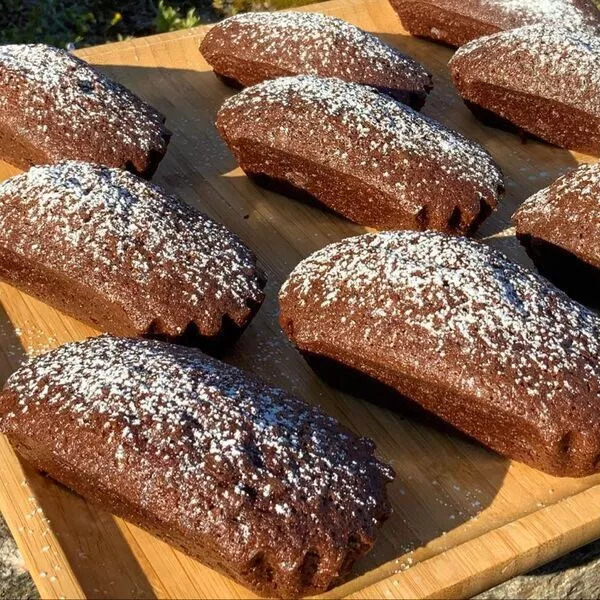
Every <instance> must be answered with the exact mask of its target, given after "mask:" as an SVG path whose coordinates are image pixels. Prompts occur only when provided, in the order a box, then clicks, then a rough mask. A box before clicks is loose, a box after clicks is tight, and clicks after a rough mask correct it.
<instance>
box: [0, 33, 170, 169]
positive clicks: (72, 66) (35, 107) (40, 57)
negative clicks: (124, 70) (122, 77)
mask: <svg viewBox="0 0 600 600" xmlns="http://www.w3.org/2000/svg"><path fill="white" fill-rule="evenodd" d="M164 121H165V118H164V116H163V115H162V114H160V113H159V112H158V111H157V110H155V109H154V108H153V107H152V106H150V105H149V104H146V103H145V102H144V101H142V100H141V99H140V98H138V97H137V96H136V95H135V94H133V93H132V92H131V91H129V90H128V89H127V88H125V87H123V86H122V85H120V84H118V83H116V82H114V81H111V80H110V79H109V78H108V77H106V76H105V75H103V74H101V73H100V72H99V71H97V70H96V69H95V68H93V67H92V66H90V65H89V64H87V63H86V62H84V61H83V60H81V59H79V58H77V57H75V56H73V55H71V54H69V53H68V52H66V51H64V50H59V49H58V48H53V47H52V46H46V45H43V44H15V45H8V46H0V148H1V150H0V158H2V159H3V160H6V161H7V162H9V163H11V164H13V165H16V166H17V167H20V168H22V169H26V168H27V167H29V166H31V165H36V164H48V163H56V162H60V161H62V160H67V159H69V160H71V159H72V160H83V161H89V162H94V163H100V164H104V165H108V166H111V167H122V168H126V169H129V170H130V171H133V172H134V173H137V174H139V175H142V176H144V177H150V176H151V175H152V174H153V173H154V171H155V170H156V167H157V166H158V163H159V162H160V160H161V159H162V157H163V156H164V154H165V152H166V151H167V144H168V143H169V138H170V136H171V134H170V132H169V131H168V130H167V129H165V127H164Z"/></svg>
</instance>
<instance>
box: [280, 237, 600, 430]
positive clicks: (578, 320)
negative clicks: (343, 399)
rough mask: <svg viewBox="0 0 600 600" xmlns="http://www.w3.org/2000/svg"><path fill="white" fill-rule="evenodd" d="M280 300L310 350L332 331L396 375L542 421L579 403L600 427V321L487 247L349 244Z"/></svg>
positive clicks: (404, 241)
mask: <svg viewBox="0 0 600 600" xmlns="http://www.w3.org/2000/svg"><path fill="white" fill-rule="evenodd" d="M280 301H281V306H282V315H283V316H282V322H284V323H285V321H286V319H290V320H291V323H292V325H291V327H292V328H293V338H294V339H295V340H299V341H300V343H301V342H302V340H303V339H304V336H306V338H307V339H311V340H312V339H313V338H314V336H319V335H326V336H327V337H328V340H329V342H328V343H331V344H333V345H334V346H336V345H337V344H339V345H340V348H346V347H349V346H351V347H352V348H354V349H356V348H368V349H369V360H375V361H377V360H382V361H383V363H384V364H387V365H390V368H396V367H394V365H397V364H401V365H402V366H401V367H400V368H401V369H406V368H409V367H408V366H407V365H409V364H410V365H411V366H410V369H413V368H414V369H416V370H418V371H420V372H421V375H422V377H424V378H426V379H429V378H433V379H434V380H437V378H439V377H440V374H442V373H443V377H444V382H445V385H448V386H450V387H452V386H454V385H456V386H457V389H458V390H461V393H462V392H463V391H464V390H469V392H471V391H472V392H473V393H474V394H475V395H477V396H479V395H481V397H486V398H488V400H489V401H490V402H492V403H494V404H496V403H497V404H498V405H499V407H500V408H501V409H502V410H509V409H510V410H513V411H516V412H517V413H518V414H524V415H529V418H531V419H533V420H535V421H536V422H539V421H542V422H545V421H546V420H547V417H549V415H550V414H552V415H553V417H556V419H557V420H559V421H560V420H561V419H562V418H564V416H565V415H564V414H563V412H564V408H565V402H566V403H568V402H570V401H572V402H577V403H579V404H578V410H579V411H580V412H583V411H584V409H585V407H586V406H587V407H588V408H589V409H590V411H592V412H591V413H590V414H593V415H594V416H593V417H590V418H592V419H593V420H594V421H595V422H598V421H599V420H598V418H597V416H596V413H595V412H594V411H595V406H596V404H597V402H598V399H599V398H600V384H599V381H600V337H599V335H600V319H599V318H598V317H597V316H596V315H595V314H594V313H593V312H591V311H589V310H587V309H586V308H584V307H583V306H581V305H580V304H577V303H576V302H574V301H572V300H571V299H569V298H568V297H567V296H566V295H565V294H564V293H562V292H560V291H559V290H557V289H556V288H554V287H553V286H552V285H550V284H549V283H548V282H547V281H546V280H545V279H543V278H542V277H540V276H539V275H537V274H535V273H533V272H531V271H529V270H527V269H525V268H523V267H521V266H519V265H517V264H515V263H512V262H511V261H509V260H508V259H507V258H506V257H505V256H504V255H502V254H500V253H499V252H497V251H495V250H493V249H491V248H489V247H487V246H485V245H483V244H481V243H478V242H475V241H471V240H468V239H466V238H462V237H448V236H444V235H441V234H437V233H432V232H428V233H417V232H385V233H379V234H367V235H362V236H358V237H354V238H348V239H346V240H343V241H342V242H339V243H335V244H331V245H329V246H327V247H325V248H324V249H322V250H320V251H318V252H316V253H314V254H313V255H311V256H310V257H308V258H307V259H305V260H304V261H302V262H301V263H300V264H299V265H298V266H297V267H296V268H295V269H294V270H293V271H292V273H291V275H290V277H289V279H288V280H287V281H286V283H285V284H284V286H283V287H282V290H281V295H280ZM298 315H300V317H299V318H296V317H297V316H298ZM284 326H285V325H284ZM324 332H326V333H324ZM329 336H333V338H332V339H334V340H335V341H332V339H330V338H329ZM450 364H451V365H452V368H449V365H450ZM455 369H456V372H455ZM582 397H583V398H587V399H588V400H589V405H586V401H585V400H583V401H582ZM532 398H535V399H536V402H535V403H532V402H531V399H532ZM555 403H556V404H555ZM533 406H535V409H534V408H532V407H533ZM549 422H556V421H552V419H549ZM598 424H599V425H600V422H599V423H598Z"/></svg>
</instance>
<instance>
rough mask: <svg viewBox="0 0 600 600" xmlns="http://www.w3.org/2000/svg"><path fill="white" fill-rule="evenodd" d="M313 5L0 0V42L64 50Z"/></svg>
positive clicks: (288, 1) (290, 1)
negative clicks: (248, 13)
mask: <svg viewBox="0 0 600 600" xmlns="http://www.w3.org/2000/svg"><path fill="white" fill-rule="evenodd" d="M314 1H315V0H121V1H117V0H0V43H3V44H6V43H22V42H46V43H49V44H53V45H55V46H60V47H64V46H66V45H67V44H74V45H75V46H77V47H82V46H90V45H93V44H101V43H103V42H112V41H116V40H122V39H126V38H128V37H132V36H140V35H149V34H152V33H163V32H165V31H175V30H177V29H186V28H188V27H194V26H196V25H200V24H202V23H210V22H213V21H217V20H219V19H221V18H223V17H225V16H229V15H233V14H236V13H238V12H244V11H249V10H271V9H273V10H276V9H280V8H290V7H292V6H299V5H302V4H310V3H311V2H314Z"/></svg>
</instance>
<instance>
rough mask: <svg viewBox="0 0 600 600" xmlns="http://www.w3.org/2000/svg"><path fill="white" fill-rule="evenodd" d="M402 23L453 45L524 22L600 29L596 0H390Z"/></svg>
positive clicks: (415, 32) (592, 31)
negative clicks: (594, 0)
mask: <svg viewBox="0 0 600 600" xmlns="http://www.w3.org/2000/svg"><path fill="white" fill-rule="evenodd" d="M390 3H391V5H392V7H393V8H394V10H395V11H396V12H397V13H398V16H399V17H400V19H401V20H402V25H404V27H405V28H406V29H407V31H409V32H410V33H412V34H413V35H418V36H421V37H425V38H429V39H432V40H435V41H436V42H442V43H444V44H448V45H450V46H456V47H457V46H462V45H464V44H466V43H467V42H470V41H471V40H474V39H476V38H480V37H483V36H485V35H490V34H492V33H497V32H499V31H507V30H509V29H515V28H517V27H524V26H525V25H535V24H538V23H544V24H547V25H551V26H554V27H562V28H565V29H569V30H570V31H573V32H580V31H588V32H589V33H590V34H592V35H598V34H599V33H600V13H599V12H598V9H597V8H596V6H595V5H594V2H593V0H390Z"/></svg>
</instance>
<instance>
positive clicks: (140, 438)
mask: <svg viewBox="0 0 600 600" xmlns="http://www.w3.org/2000/svg"><path fill="white" fill-rule="evenodd" d="M11 398H12V400H11ZM1 400H2V404H3V405H4V406H3V415H2V419H1V421H0V425H1V427H2V430H3V431H5V432H9V434H10V431H11V428H12V427H13V426H15V423H17V424H18V425H17V426H18V427H23V428H24V429H25V431H31V432H34V431H38V430H41V431H44V432H47V434H46V433H45V434H44V442H43V443H51V444H56V446H57V447H60V448H62V445H63V444H64V441H65V440H64V438H65V435H64V433H65V431H67V432H69V433H71V434H72V435H74V434H75V435H79V436H80V437H81V439H82V440H83V439H89V440H92V441H91V442H88V443H91V444H92V445H93V444H94V443H98V442H99V440H102V448H101V450H102V452H103V453H109V455H110V454H112V461H108V462H109V464H110V465H111V466H109V468H107V466H106V463H107V461H106V460H102V465H103V466H102V469H98V468H96V469H95V468H94V466H93V465H91V466H89V469H90V476H91V477H93V478H95V479H96V478H100V480H101V482H102V484H103V485H105V486H106V487H107V489H108V490H112V489H115V488H119V485H120V482H121V481H123V482H125V483H126V484H127V485H129V486H134V489H131V490H130V489H127V490H126V493H128V494H132V495H133V494H135V495H136V498H139V502H141V506H142V509H144V508H147V509H148V510H150V511H152V514H154V515H155V516H156V518H157V519H159V520H161V521H162V520H164V521H165V522H169V523H176V524H177V527H178V528H183V529H184V530H189V531H190V532H191V534H193V535H196V536H202V535H206V536H208V537H210V538H212V539H213V540H215V542H214V543H215V544H217V547H218V548H219V553H220V554H221V555H224V556H226V557H227V559H228V560H230V561H231V560H233V561H242V564H246V563H248V564H249V563H251V559H252V557H253V555H255V554H256V553H257V552H258V551H261V552H262V553H264V554H266V557H267V558H266V560H267V562H271V561H272V566H273V568H277V569H284V570H288V572H287V577H290V578H292V577H297V573H298V572H299V571H300V570H301V567H302V565H303V562H304V561H305V560H306V559H307V555H306V553H307V552H308V555H310V553H311V552H313V553H315V554H316V556H317V557H319V556H321V557H322V560H323V561H325V562H324V564H323V568H324V569H326V570H329V569H331V570H332V571H334V572H335V562H336V561H339V563H338V565H337V567H338V568H341V562H342V561H343V559H344V556H345V553H346V552H347V551H348V536H356V537H357V543H358V544H363V543H365V544H368V543H369V542H368V540H372V539H373V536H374V534H375V530H376V528H377V526H378V525H379V524H380V521H381V520H383V519H385V518H386V517H387V515H388V513H389V504H388V502H387V499H386V496H385V484H386V483H388V482H389V481H391V479H392V478H393V471H392V470H391V468H389V467H388V466H387V465H385V464H383V463H381V462H380V461H379V460H378V459H377V458H376V457H375V456H374V454H373V450H374V445H373V443H372V442H370V441H369V440H366V439H363V438H358V437H356V436H355V435H353V434H352V433H351V432H350V431H348V430H346V429H345V428H343V427H342V426H341V425H340V424H339V423H338V422H337V421H336V420H335V419H333V418H331V417H329V416H327V415H325V414H324V413H322V412H321V411H320V410H319V409H317V408H314V407H310V406H309V405H308V404H306V403H304V402H302V401H300V400H297V399H295V398H293V397H291V396H290V395H288V394H287V393H285V392H284V391H282V390H278V389H273V388H269V387H267V386H266V385H264V384H263V383H261V382H259V381H258V380H255V379H253V378H251V377H250V376H248V375H246V374H245V373H243V372H242V371H240V370H239V369H237V368H235V367H232V366H229V365H226V364H224V363H221V362H219V361H217V360H215V359H212V358H209V357H207V356H206V355H204V354H202V353H200V352H197V351H195V350H192V349H189V348H184V347H181V346H177V345H174V344H166V343H163V342H156V341H148V340H134V339H127V338H114V337H110V336H102V337H97V338H91V339H88V340H85V341H83V342H75V343H69V344H66V345H64V346H61V347H59V348H57V349H56V350H53V351H51V352H49V353H47V354H44V355H41V356H39V357H38V358H36V359H34V360H33V361H31V362H30V363H29V364H27V365H25V366H23V367H22V368H21V369H19V370H18V371H17V372H16V373H15V374H13V375H12V376H11V377H10V378H9V380H8V382H7V384H6V386H5V389H4V392H3V394H2V397H1ZM73 422H76V423H77V428H76V429H73V428H72V426H70V425H68V423H73ZM65 423H67V425H65ZM63 427H66V429H63ZM88 435H89V436H90V437H87V438H86V436H88ZM48 440H50V441H48ZM72 441H73V443H74V444H75V446H74V447H73V452H75V456H73V457H72V460H74V461H77V460H82V461H84V460H86V459H85V457H87V455H88V453H87V451H78V450H77V440H72ZM97 450H100V449H97ZM97 450H96V451H97ZM64 451H65V450H64V449H61V450H60V451H57V454H58V455H61V453H63V454H64ZM90 452H91V453H93V452H94V449H93V448H92V449H91V450H90ZM79 456H81V458H79ZM124 473H126V477H125V478H122V475H123V474H124ZM119 492H122V490H119ZM275 531H277V532H278V536H277V537H276V538H274V537H273V532H275ZM271 554H272V555H271ZM329 561H332V563H333V564H332V563H330V562H329ZM317 564H318V563H317ZM250 575H251V574H250ZM284 575H285V573H284ZM311 575H312V574H311V573H309V574H307V576H306V579H307V581H305V582H304V583H305V584H308V586H309V587H310V577H311ZM315 577H316V580H317V581H318V578H319V575H318V573H316V574H315Z"/></svg>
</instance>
